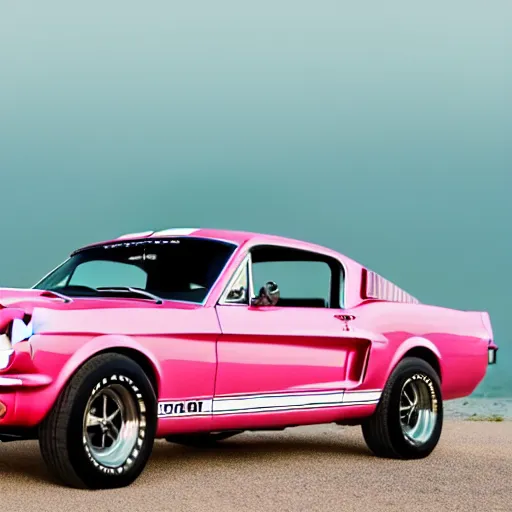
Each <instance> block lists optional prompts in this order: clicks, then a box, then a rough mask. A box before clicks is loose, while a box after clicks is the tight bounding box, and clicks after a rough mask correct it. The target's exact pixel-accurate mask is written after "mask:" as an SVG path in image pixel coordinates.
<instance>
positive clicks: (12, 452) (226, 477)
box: [0, 419, 512, 512]
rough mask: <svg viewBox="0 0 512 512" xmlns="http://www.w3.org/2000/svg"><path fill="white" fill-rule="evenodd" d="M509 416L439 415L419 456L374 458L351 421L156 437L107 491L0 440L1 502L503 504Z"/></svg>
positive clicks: (11, 507)
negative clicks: (51, 475) (213, 439)
mask: <svg viewBox="0 0 512 512" xmlns="http://www.w3.org/2000/svg"><path fill="white" fill-rule="evenodd" d="M511 441H512V422H511V421H504V422H501V423H494V422H480V421H479V422H475V421H462V420H453V419H451V420H448V421H446V422H445V427H444V430H443V435H442V437H441V441H440V444H439V445H438V447H437V449H436V450H435V451H434V453H433V454H432V455H431V456H430V457H428V458H427V459H424V460H421V461H393V460H383V459H377V458H375V457H373V456H372V455H370V454H369V452H368V451H367V449H366V447H365V444H364V441H363V439H362V435H361V431H360V429H359V427H337V426H335V425H322V426H313V427H300V428H295V429H289V430H287V431H285V432H264V433H246V434H242V435H240V436H237V437H234V438H232V439H230V440H226V441H224V442H223V443H220V444H219V445H218V446H217V447H216V448H213V449H192V448H184V447H180V446H178V445H173V444H169V443H166V442H165V441H157V443H156V444H155V449H154V451H153V455H152V457H151V459H150V462H149V464H148V466H147V467H146V469H145V471H144V473H143V474H142V476H141V477H140V478H139V479H138V480H137V481H136V482H135V483H134V484H133V485H132V486H130V487H128V488H124V489H118V490H114V491H95V492H91V491H78V490H75V489H69V488H65V487H60V486H57V485H55V484H54V483H52V482H51V481H49V480H48V477H47V475H46V471H45V467H44V465H43V462H42V460H41V457H40V454H39V448H38V445H37V442H33V441H30V442H14V443H6V444H3V445H2V444H0V498H1V504H2V510H5V511H6V512H15V511H24V512H26V511H29V510H37V511H47V510H48V511H52V512H55V511H60V510H62V511H68V512H71V511H73V512H79V511H88V512H93V511H94V512H100V511H115V512H119V511H129V512H131V511H144V512H146V511H152V512H157V511H167V510H169V511H171V510H172V511H174V512H179V511H185V510H187V511H196V510H197V511H208V512H213V511H217V510H218V511H222V512H230V511H236V512H242V511H243V512H248V511H252V510H255V511H256V510H257V511H265V512H266V511H274V510H275V511H279V512H286V511H301V512H302V511H305V512H306V511H307V512H309V511H317V510H322V511H324V510H325V511H329V512H333V511H340V512H341V511H342V512H351V511H358V512H365V511H371V512H379V511H383V510H386V511H387V510H397V511H402V510H406V511H408V512H414V511H421V512H428V511H436V512H439V511H452V510H464V511H465V512H467V511H472V510H475V511H477V510H478V511H482V510H486V511H495V510H496V511H497V510H501V511H510V510H512V442H511Z"/></svg>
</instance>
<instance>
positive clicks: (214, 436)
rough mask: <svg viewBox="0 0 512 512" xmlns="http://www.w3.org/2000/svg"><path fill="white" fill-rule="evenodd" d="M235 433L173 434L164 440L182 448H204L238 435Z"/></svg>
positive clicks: (237, 432)
mask: <svg viewBox="0 0 512 512" xmlns="http://www.w3.org/2000/svg"><path fill="white" fill-rule="evenodd" d="M240 433H241V431H240V432H239V431H236V432H205V433H197V434H174V435H170V436H167V437H166V438H165V439H166V440H167V441H169V442H170V443H176V444H181V445H183V446H194V447H197V448H205V447H208V446H214V445H215V444H216V443H217V442H218V441H223V440H224V439H229V438H230V437H233V436H236V435H237V434H240Z"/></svg>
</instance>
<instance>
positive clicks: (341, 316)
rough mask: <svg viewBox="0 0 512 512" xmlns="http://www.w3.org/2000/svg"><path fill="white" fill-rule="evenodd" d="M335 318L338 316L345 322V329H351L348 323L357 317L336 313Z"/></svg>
mask: <svg viewBox="0 0 512 512" xmlns="http://www.w3.org/2000/svg"><path fill="white" fill-rule="evenodd" d="M334 318H337V319H338V320H341V321H342V322H345V325H344V328H343V330H344V331H350V327H349V326H348V323H349V322H350V320H355V318H356V317H355V316H354V315H334Z"/></svg>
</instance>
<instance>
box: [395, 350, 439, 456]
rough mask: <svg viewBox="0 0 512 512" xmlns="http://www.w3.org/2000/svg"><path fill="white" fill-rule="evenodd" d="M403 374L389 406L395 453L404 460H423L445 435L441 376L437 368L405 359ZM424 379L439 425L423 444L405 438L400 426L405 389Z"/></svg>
mask: <svg viewBox="0 0 512 512" xmlns="http://www.w3.org/2000/svg"><path fill="white" fill-rule="evenodd" d="M411 359H412V358H411ZM403 362H404V363H405V364H404V366H403V367H402V368H401V372H400V373H398V375H397V376H396V377H397V378H396V380H395V382H394V386H393V389H392V392H391V397H390V404H389V418H388V421H389V425H390V435H391V438H392V440H393V445H394V447H395V450H396V451H397V452H398V453H399V454H400V455H401V456H402V457H404V458H422V457H423V456H426V455H427V454H430V452H432V450H433V449H434V448H435V446H436V445H437V443H438V441H439V438H440V436H441V430H442V424H443V404H442V397H441V386H440V382H439V377H438V376H437V374H436V373H435V371H434V369H433V368H432V367H431V366H430V365H428V364H427V363H426V362H424V361H414V360H405V361H403ZM416 380H421V381H422V382H423V383H425V384H426V386H427V388H428V391H429V394H430V399H431V404H432V411H433V412H434V413H435V414H436V423H435V426H434V429H433V431H432V434H431V436H430V438H429V439H428V440H426V441H425V442H424V443H423V444H420V445H417V444H414V443H413V442H412V441H411V440H410V439H408V438H407V436H405V434H404V433H403V431H402V427H401V424H400V413H399V411H400V398H401V393H402V390H403V389H404V387H405V386H406V385H407V384H408V383H411V382H414V381H416Z"/></svg>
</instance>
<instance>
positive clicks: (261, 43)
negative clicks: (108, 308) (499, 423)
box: [0, 0, 512, 396]
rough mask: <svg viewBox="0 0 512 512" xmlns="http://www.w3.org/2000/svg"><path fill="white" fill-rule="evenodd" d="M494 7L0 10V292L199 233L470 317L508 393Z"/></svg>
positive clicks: (20, 5)
mask: <svg viewBox="0 0 512 512" xmlns="http://www.w3.org/2000/svg"><path fill="white" fill-rule="evenodd" d="M510 26H512V4H511V3H510V2H509V1H508V0H503V1H499V0H491V1H488V2H484V1H451V0H448V1H440V0H432V1H430V2H424V3H422V4H419V3H417V2H414V3H413V2H406V1H400V2H398V1H388V2H380V1H373V2H370V1H363V2H342V1H339V0H338V1H325V0H316V1H314V2H297V1H282V0H273V1H267V0H260V1H258V2H241V1H225V0H217V1H216V2H211V1H191V2H174V1H165V2H164V1H161V2H160V1H149V2H136V3H135V2H130V1H124V2H120V1H109V2H98V1H91V2H81V3H79V2H69V1H66V2H64V1H61V2H55V1H51V0H48V1H45V2H36V1H32V2H29V1H26V2H8V1H3V0H0V62H1V63H2V66H1V71H0V178H1V191H2V202H1V210H0V211H1V212H2V222H1V223H0V234H1V237H2V250H1V251H0V283H1V284H2V285H3V286H28V285H31V284H33V283H34V282H35V281H37V280H38V278H39V277H40V276H41V275H42V274H44V273H46V272H47V271H48V270H49V269H51V268H53V267H54V266H55V265H56V264H57V263H59V262H60V261H62V260H63V259H64V258H65V257H66V255H67V254H68V253H69V252H70V251H71V250H72V249H74V248H75V247H77V246H81V245H83V244H86V243H89V242H92V241H96V240H101V239H106V238H111V237H115V236H117V235H120V234H122V233H124V232H130V231H138V230H146V229H160V228H166V227H172V226H178V227H179V226H187V227H188V226H208V227H224V228H233V229H248V230H253V231H261V232H269V233H276V234H283V235H288V236H292V237H298V238H304V239H307V240H311V241H314V242H317V243H321V244H324V245H328V246H330V247H332V248H334V249H336V250H339V251H341V252H343V253H345V254H347V255H348V256H351V257H352V258H354V259H356V260H359V261H361V262H362V263H364V264H366V265H369V266H370V267H371V268H373V269H375V270H376V271H378V272H380V273H382V274H383V275H384V276H386V277H387V278H388V279H391V280H393V281H395V282H396V283H397V284H399V285H400V286H402V287H404V288H405V289H406V290H408V291H409V292H410V293H412V294H413V295H415V296H417V297H419V298H420V300H422V301H425V302H430V303H434V304H438V305H443V306H448V307H454V308H460V309H470V310H487V311H489V312H490V314H491V319H492V321H493V325H494V329H495V334H496V341H497V343H498V344H499V345H500V347H501V350H500V353H499V356H498V360H499V364H498V365H497V367H495V368H491V369H490V370H489V373H488V377H486V379H485V381H484V383H483V385H482V386H480V388H479V389H478V391H477V394H489V395H491V396H499V395H501V396H504V395H512V377H511V376H510V371H509V369H510V365H511V364H512V336H511V335H510V334H509V333H510V332H511V330H512V329H511V327H510V323H511V321H510V318H511V316H510V312H509V311H510V308H511V305H512V301H511V298H510V294H511V292H512V277H511V276H512V273H511V271H510V261H511V254H512V232H511V228H510V223H511V222H512V203H511V195H512V144H511V142H512V140H511V138H512V135H511V134H512V101H511V94H510V91H511V90H512V31H511V30H510Z"/></svg>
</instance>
